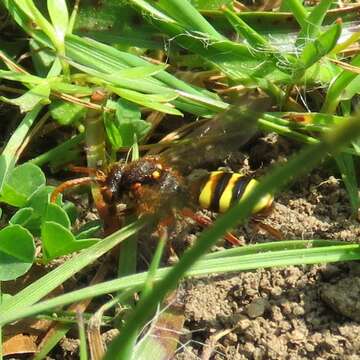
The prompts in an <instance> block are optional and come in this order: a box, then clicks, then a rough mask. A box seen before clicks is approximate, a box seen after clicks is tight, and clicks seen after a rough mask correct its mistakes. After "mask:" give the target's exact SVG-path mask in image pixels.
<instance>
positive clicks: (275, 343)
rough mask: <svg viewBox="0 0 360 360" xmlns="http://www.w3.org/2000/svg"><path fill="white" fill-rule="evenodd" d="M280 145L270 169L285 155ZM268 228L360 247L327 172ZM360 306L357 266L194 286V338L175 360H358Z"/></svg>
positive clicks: (286, 199)
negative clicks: (349, 242) (334, 240)
mask: <svg viewBox="0 0 360 360" xmlns="http://www.w3.org/2000/svg"><path fill="white" fill-rule="evenodd" d="M269 140H271V137H270V138H268V139H266V142H267V143H268V144H269ZM274 141H275V142H274ZM276 141H277V140H274V139H272V140H271V141H270V143H272V146H271V148H272V149H273V150H274V149H277V150H279V144H278V143H277V144H275V143H276ZM281 141H282V142H283V144H282V145H281V144H280V147H281V149H280V151H279V152H277V150H276V151H275V156H274V152H272V156H271V155H270V156H269V157H268V163H271V162H273V161H274V160H277V161H279V160H281V158H282V157H283V156H284V147H283V145H284V144H285V145H286V141H285V142H284V141H283V140H281ZM274 144H275V146H273V145H274ZM262 148H263V150H264V151H265V153H266V152H267V150H269V146H262ZM266 149H267V150H266ZM286 152H291V149H290V148H288V150H285V157H286V156H287V154H286ZM265 153H264V154H265ZM267 154H269V152H267ZM258 155H259V156H260V157H261V153H260V154H258ZM265 165H266V164H265ZM266 222H267V223H268V224H270V225H272V226H273V227H275V228H276V229H279V230H281V232H282V233H283V234H284V236H285V238H286V239H338V240H343V241H353V242H357V241H359V240H358V238H359V234H360V224H359V222H358V221H356V220H354V219H351V215H350V207H349V202H348V197H347V194H346V191H345V189H344V186H343V183H342V181H341V180H339V179H336V178H335V177H334V176H329V175H328V174H326V173H324V170H319V171H315V172H312V173H310V174H309V175H307V176H305V177H303V178H302V179H299V180H298V181H297V182H296V183H294V184H293V185H292V186H291V187H290V188H289V189H288V190H286V191H284V192H283V193H282V194H281V195H279V196H278V197H277V198H276V203H275V207H274V211H273V213H272V214H271V215H270V216H269V217H268V218H267V220H266ZM241 233H242V235H241ZM241 236H243V238H244V241H245V242H246V243H256V242H264V241H269V240H270V239H269V236H268V235H267V234H261V233H257V232H254V231H253V230H252V229H251V228H249V227H245V229H243V230H242V231H241V230H240V238H241ZM359 299H360V264H359V263H358V262H350V263H341V262H339V263H333V264H327V265H321V264H319V265H313V266H308V265H304V266H291V267H287V268H275V269H259V270H257V271H251V272H244V273H236V274H231V275H226V276H223V275H221V276H213V277H208V278H202V279H191V280H188V281H186V283H185V284H184V304H185V305H184V306H185V315H186V322H185V328H186V331H187V333H186V335H185V336H183V338H182V344H183V346H182V347H181V349H180V351H179V352H178V353H177V355H176V359H177V360H185V359H186V360H187V359H202V360H205V359H214V360H220V359H236V360H240V359H254V360H260V359H274V360H275V359H294V360H295V359H319V360H320V359H324V360H325V359H359V358H360V324H359V321H360V301H359Z"/></svg>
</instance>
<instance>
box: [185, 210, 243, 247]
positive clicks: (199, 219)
mask: <svg viewBox="0 0 360 360" xmlns="http://www.w3.org/2000/svg"><path fill="white" fill-rule="evenodd" d="M181 213H182V215H183V216H186V217H188V218H190V219H192V220H194V221H195V222H196V223H198V224H199V225H200V226H202V227H209V226H211V225H212V224H213V222H212V221H211V220H210V219H208V218H206V217H205V216H201V215H197V214H195V213H194V212H193V211H192V210H191V209H189V208H185V209H182V210H181ZM224 239H225V240H226V241H227V242H229V243H230V244H232V245H234V246H242V245H243V243H242V242H241V241H240V239H238V238H237V237H236V236H235V235H234V234H232V233H231V232H226V233H225V235H224Z"/></svg>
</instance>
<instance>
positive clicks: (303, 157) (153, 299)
mask: <svg viewBox="0 0 360 360" xmlns="http://www.w3.org/2000/svg"><path fill="white" fill-rule="evenodd" d="M359 135H360V117H359V116H357V117H354V118H351V119H349V121H347V122H344V123H343V124H341V125H340V126H337V127H335V129H334V130H333V131H331V132H329V134H326V136H324V138H323V141H321V142H320V143H318V144H315V145H311V146H308V147H306V148H305V149H304V150H303V151H301V152H300V153H299V154H297V155H296V156H295V157H293V158H292V159H291V160H289V162H288V163H287V164H285V165H284V166H281V167H278V168H276V169H274V170H273V171H272V172H271V173H270V174H269V175H268V176H266V177H265V178H264V179H263V181H262V182H261V183H260V185H258V186H256V188H255V189H254V192H253V193H252V194H251V195H249V196H248V197H247V198H246V199H244V201H243V202H240V203H239V204H237V205H236V206H234V207H233V208H232V209H230V210H229V211H228V213H227V214H226V215H224V216H222V217H220V218H219V219H218V220H217V221H216V222H215V223H214V225H213V227H212V228H211V229H208V230H206V231H204V232H203V233H202V234H201V235H200V236H199V238H198V240H197V242H196V243H195V245H194V246H193V247H192V248H191V249H190V250H188V251H187V252H186V253H185V254H184V255H183V257H182V258H181V260H180V261H179V263H178V264H176V265H175V266H174V267H173V268H172V269H171V270H170V271H169V272H168V273H167V274H166V275H165V277H164V278H163V279H162V280H161V281H159V283H158V284H157V285H155V287H154V289H153V290H152V291H151V292H149V294H148V295H147V296H145V297H143V298H142V299H141V300H140V302H139V304H138V306H137V307H136V309H135V310H134V312H133V313H132V315H131V316H129V319H128V321H127V323H126V324H125V326H124V328H123V331H122V333H121V335H120V336H118V337H117V338H116V339H115V340H114V341H113V342H112V343H111V344H110V347H109V350H108V352H107V354H106V356H105V359H106V360H110V359H113V358H114V356H116V358H117V359H119V360H128V359H130V358H131V352H132V349H131V348H130V347H129V344H131V342H129V341H128V340H129V339H132V338H133V336H134V333H136V331H137V329H138V328H139V327H141V326H143V324H145V322H146V320H147V318H148V317H149V316H150V315H151V314H152V312H153V311H154V309H155V308H156V306H157V305H158V304H159V303H160V302H161V301H162V300H163V299H164V297H165V296H166V294H167V293H168V292H169V291H171V290H172V289H174V287H175V286H176V285H177V284H178V282H179V281H180V279H181V278H182V277H183V276H184V275H185V273H186V271H188V270H189V269H190V268H191V267H192V266H194V264H195V263H196V261H198V260H199V259H200V258H201V256H203V255H204V254H205V253H206V252H207V251H208V250H209V249H210V248H211V246H213V245H214V244H215V243H216V241H217V240H218V239H219V238H221V237H222V236H223V235H224V233H225V232H226V231H227V230H228V229H229V228H230V227H232V226H234V225H235V224H238V223H243V222H244V221H245V219H247V218H248V217H249V215H250V214H251V211H252V208H253V207H254V206H255V205H256V203H257V201H258V199H260V198H261V197H262V196H264V195H265V194H266V193H268V192H270V193H273V192H275V191H279V190H281V189H282V188H283V187H284V186H285V185H287V184H288V183H289V182H290V181H291V179H293V178H295V177H297V176H299V175H300V174H304V173H305V172H307V171H309V170H311V169H312V168H313V167H314V166H315V165H316V164H317V163H318V162H320V161H321V159H322V158H324V157H325V156H326V155H327V154H328V153H329V152H335V151H337V150H339V148H340V147H342V146H344V145H345V144H346V143H348V142H349V141H351V140H354V139H356V137H357V136H359Z"/></svg>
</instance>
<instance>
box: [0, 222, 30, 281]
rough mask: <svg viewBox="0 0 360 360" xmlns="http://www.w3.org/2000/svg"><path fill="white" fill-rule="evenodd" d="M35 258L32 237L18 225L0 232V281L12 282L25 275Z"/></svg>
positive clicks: (10, 226)
mask: <svg viewBox="0 0 360 360" xmlns="http://www.w3.org/2000/svg"><path fill="white" fill-rule="evenodd" d="M34 257H35V244H34V239H33V237H32V235H31V234H30V233H29V231H27V230H26V229H24V228H23V227H22V226H20V225H9V226H7V227H6V228H3V229H1V230H0V281H8V280H14V279H16V278H17V277H19V276H21V275H23V274H24V273H26V272H27V271H28V270H29V269H30V267H31V265H32V263H33V261H34Z"/></svg>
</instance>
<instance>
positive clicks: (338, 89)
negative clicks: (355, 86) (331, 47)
mask: <svg viewBox="0 0 360 360" xmlns="http://www.w3.org/2000/svg"><path fill="white" fill-rule="evenodd" d="M350 65H353V66H360V55H356V56H355V57H354V58H353V59H352V60H351V62H350ZM357 76H358V74H355V73H353V72H350V71H348V70H343V71H342V72H341V73H340V75H338V76H337V77H336V78H335V80H334V81H332V82H331V84H330V86H329V88H328V90H327V92H326V97H325V101H324V103H323V106H322V108H321V112H324V113H329V114H331V113H334V112H335V110H336V108H337V106H338V104H339V102H340V100H341V93H342V92H343V90H344V89H345V88H346V86H347V85H349V84H350V82H351V81H352V80H354V79H355V78H356V77H357Z"/></svg>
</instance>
